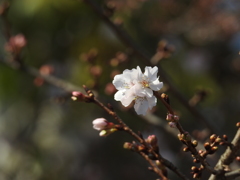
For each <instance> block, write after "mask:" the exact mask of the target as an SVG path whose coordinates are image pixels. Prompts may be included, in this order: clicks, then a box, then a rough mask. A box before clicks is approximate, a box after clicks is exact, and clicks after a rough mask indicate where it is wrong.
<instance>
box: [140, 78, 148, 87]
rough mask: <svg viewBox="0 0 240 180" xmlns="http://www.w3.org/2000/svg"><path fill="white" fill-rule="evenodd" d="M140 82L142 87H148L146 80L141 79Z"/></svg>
mask: <svg viewBox="0 0 240 180" xmlns="http://www.w3.org/2000/svg"><path fill="white" fill-rule="evenodd" d="M141 84H142V86H143V88H148V87H149V84H148V81H146V80H143V81H142V82H141Z"/></svg>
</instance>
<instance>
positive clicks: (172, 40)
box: [0, 0, 240, 180]
mask: <svg viewBox="0 0 240 180" xmlns="http://www.w3.org/2000/svg"><path fill="white" fill-rule="evenodd" d="M0 2H1V3H3V2H4V1H0ZM8 2H9V3H10V8H9V11H8V14H7V19H8V21H9V23H10V25H11V34H12V35H16V34H23V35H24V36H25V37H26V40H27V45H26V47H25V48H24V49H23V51H22V52H21V58H22V60H23V62H24V63H25V64H26V65H29V66H33V67H35V68H37V69H40V70H41V71H42V72H48V73H51V74H52V75H54V76H56V77H58V78H60V79H63V80H66V81H68V82H70V83H73V84H75V85H77V86H79V87H81V86H82V85H83V84H85V85H87V86H88V87H89V88H91V89H93V90H95V91H97V92H98V97H99V99H100V100H101V101H102V102H104V103H111V104H112V105H113V107H114V108H115V110H116V111H117V113H118V114H119V116H120V117H121V118H122V119H123V120H124V121H125V122H126V123H127V124H128V125H129V126H130V127H131V128H132V129H133V130H135V131H141V132H142V134H143V136H144V137H147V136H148V135H150V134H156V135H157V137H158V140H159V145H160V152H161V154H162V156H163V157H165V158H166V159H169V160H170V161H172V162H173V163H174V164H175V165H176V166H177V167H178V168H179V169H180V170H181V171H183V172H184V173H185V174H186V175H187V176H188V177H191V174H190V168H191V166H193V165H194V164H193V162H192V159H191V156H190V153H183V152H182V147H183V146H182V144H181V143H180V142H179V141H178V139H177V138H176V136H174V135H173V134H174V133H176V132H177V129H171V131H170V130H169V128H167V122H166V120H165V116H166V109H165V108H164V107H163V106H162V105H161V103H160V102H158V105H157V107H156V108H154V110H153V111H152V114H154V115H155V116H156V117H158V118H157V119H154V118H153V117H152V116H150V115H149V116H147V117H141V116H137V115H136V113H135V112H134V111H133V109H132V108H123V107H122V106H121V104H120V103H119V102H115V101H114V99H113V96H114V93H115V90H114V88H113V87H112V85H111V82H112V80H113V77H114V75H116V74H119V73H121V72H122V71H123V70H124V69H132V68H135V67H136V66H137V65H139V66H140V67H141V68H142V70H143V69H144V67H145V66H146V65H149V64H148V63H146V62H145V61H143V60H142V59H141V58H139V57H137V56H136V55H135V54H134V53H133V50H132V49H131V47H128V46H127V45H126V44H124V43H122V40H121V38H119V37H118V36H116V34H114V31H112V29H111V28H110V27H109V26H108V25H107V24H106V23H105V22H104V21H103V20H102V19H101V17H100V16H99V15H96V13H95V12H94V10H93V9H92V8H91V7H90V6H89V5H88V4H86V3H85V2H84V1H79V0H21V1H20V0H11V1H8ZM95 2H96V4H97V6H98V7H100V8H101V9H102V10H103V11H104V12H105V13H106V14H107V15H108V16H109V18H110V19H111V20H112V21H113V22H114V23H115V24H117V26H118V28H120V29H124V31H126V32H127V33H128V34H129V35H130V37H131V38H132V39H133V41H134V42H135V43H136V44H137V45H138V46H140V47H141V48H142V49H143V50H144V51H146V52H148V53H149V54H150V55H151V56H154V55H156V52H159V49H161V47H164V48H163V49H164V52H165V55H164V57H163V58H162V59H161V60H160V61H158V62H157V64H156V65H157V66H160V65H161V67H162V69H163V70H164V71H165V73H166V75H167V77H168V78H169V79H170V81H171V82H172V83H173V84H174V86H175V87H176V89H177V90H178V91H179V92H181V94H182V95H183V96H184V97H185V98H186V99H187V100H190V99H192V98H193V97H196V96H194V94H195V95H196V93H199V92H204V93H203V94H204V95H206V96H204V97H205V98H204V100H203V101H201V102H200V103H199V104H197V105H196V106H195V104H194V103H193V104H192V105H194V107H195V108H197V109H198V110H199V111H200V112H201V113H202V114H203V116H204V117H205V118H206V119H207V120H208V121H209V123H210V124H211V125H212V126H213V127H214V128H215V129H217V131H218V132H221V135H222V134H227V135H228V137H229V140H231V139H232V138H233V137H234V134H235V132H236V130H237V128H236V127H235V124H236V122H238V121H239V117H240V110H239V107H240V84H239V82H240V56H239V50H240V33H239V30H240V24H239V22H240V21H239V20H240V14H239V12H240V2H239V1H238V0H229V1H224V0H209V1H202V0H196V1H189V0H182V1H178V0H105V1H103V0H95ZM111 7H114V11H112V9H111ZM109 8H110V9H109ZM0 23H1V25H0V29H1V32H0V53H1V55H0V57H1V58H3V59H7V58H8V57H9V53H8V52H6V38H5V37H4V33H3V32H4V26H3V20H2V19H1V22H0ZM165 42H168V45H167V46H164V43H165ZM159 47H160V48H159ZM168 49H170V51H172V50H173V49H174V52H173V53H171V55H169V54H168V51H167V50H168ZM166 52H167V54H166ZM160 54H161V53H160ZM160 80H161V77H160ZM162 92H165V93H167V94H168V95H169V97H170V101H171V105H172V107H173V108H174V110H175V111H176V112H177V113H178V114H179V115H180V121H181V123H182V125H183V127H184V128H185V129H186V130H188V131H189V132H190V133H191V134H192V136H193V137H194V138H195V139H197V140H199V142H202V143H203V142H205V141H206V140H207V138H208V137H209V136H208V135H209V130H207V129H206V127H205V125H204V123H203V122H201V121H199V120H197V118H196V117H195V116H194V115H192V113H191V112H190V111H189V110H188V109H187V108H186V107H184V106H183V105H182V103H181V102H180V101H179V100H178V98H176V97H175V96H174V94H173V93H171V89H169V87H168V86H167V84H165V86H164V88H163V89H162ZM200 94H201V93H200ZM190 102H192V101H190ZM99 117H105V118H107V119H108V120H109V121H114V120H113V118H112V117H110V116H108V115H107V113H105V112H103V110H102V109H100V108H99V107H97V106H96V105H94V104H86V103H82V102H73V101H72V100H71V98H70V95H69V93H66V92H65V91H63V90H62V89H60V88H58V87H54V86H52V85H50V84H47V83H46V82H44V81H43V80H42V79H39V78H36V77H32V76H31V75H29V74H27V73H24V72H23V71H18V70H14V69H11V68H10V67H8V66H6V65H5V64H3V63H1V64H0V179H1V180H40V179H41V180H123V179H124V180H134V179H136V180H143V179H144V180H145V179H156V178H157V176H156V175H155V174H154V173H152V172H150V171H148V170H147V167H148V164H147V162H146V161H145V160H144V159H142V158H141V157H140V156H139V155H138V154H136V153H133V152H130V151H128V150H124V149H123V148H122V146H123V143H124V142H131V141H132V140H133V138H132V137H131V136H129V135H127V134H125V133H123V132H116V133H114V134H112V135H110V136H108V137H104V138H103V137H99V135H98V132H97V131H95V130H93V128H92V120H93V119H95V118H99ZM199 148H201V145H200V147H199ZM222 152H224V147H221V148H219V151H218V153H216V154H214V155H212V156H211V157H209V159H208V160H209V162H210V164H211V165H212V166H214V165H215V163H216V162H217V160H218V158H219V155H220V154H221V153H222ZM237 167H238V168H239V164H237V163H234V164H233V166H232V168H233V169H234V168H237ZM208 176H209V173H208V172H204V174H203V178H202V179H207V177H208ZM169 177H170V178H171V179H178V177H176V176H175V175H174V174H173V173H172V172H171V171H169Z"/></svg>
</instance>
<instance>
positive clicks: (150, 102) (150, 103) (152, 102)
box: [147, 96, 157, 109]
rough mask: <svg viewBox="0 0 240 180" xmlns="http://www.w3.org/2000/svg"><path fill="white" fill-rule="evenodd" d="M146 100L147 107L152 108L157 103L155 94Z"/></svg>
mask: <svg viewBox="0 0 240 180" xmlns="http://www.w3.org/2000/svg"><path fill="white" fill-rule="evenodd" d="M147 101H148V108H149V109H152V108H153V107H154V106H156V104H157V98H156V97H155V96H152V97H150V98H148V97H147Z"/></svg>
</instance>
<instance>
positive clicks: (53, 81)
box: [0, 59, 84, 93]
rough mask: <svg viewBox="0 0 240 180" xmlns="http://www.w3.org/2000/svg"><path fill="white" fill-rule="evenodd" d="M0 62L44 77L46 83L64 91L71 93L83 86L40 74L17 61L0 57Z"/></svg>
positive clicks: (81, 89) (80, 89) (35, 75)
mask: <svg viewBox="0 0 240 180" xmlns="http://www.w3.org/2000/svg"><path fill="white" fill-rule="evenodd" d="M0 62H1V63H3V64H5V65H7V66H9V67H11V68H13V69H17V70H20V71H22V72H25V73H28V74H30V75H32V76H34V77H40V78H42V79H44V80H45V81H46V82H47V83H49V84H51V85H53V86H56V87H58V88H60V89H63V90H64V91H66V92H69V93H71V92H72V91H84V90H83V88H80V87H79V86H75V85H73V84H71V83H69V82H67V81H64V80H61V79H59V78H57V77H54V76H51V75H46V74H41V73H40V72H39V71H38V69H36V68H33V67H30V66H23V65H22V64H21V65H20V64H19V63H18V62H17V61H11V60H4V59H0Z"/></svg>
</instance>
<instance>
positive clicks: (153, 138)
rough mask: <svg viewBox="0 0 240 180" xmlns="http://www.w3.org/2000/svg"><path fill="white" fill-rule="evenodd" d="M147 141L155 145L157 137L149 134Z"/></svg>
mask: <svg viewBox="0 0 240 180" xmlns="http://www.w3.org/2000/svg"><path fill="white" fill-rule="evenodd" d="M147 142H148V143H149V144H151V146H156V145H157V137H156V136H155V135H149V136H148V138H147Z"/></svg>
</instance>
